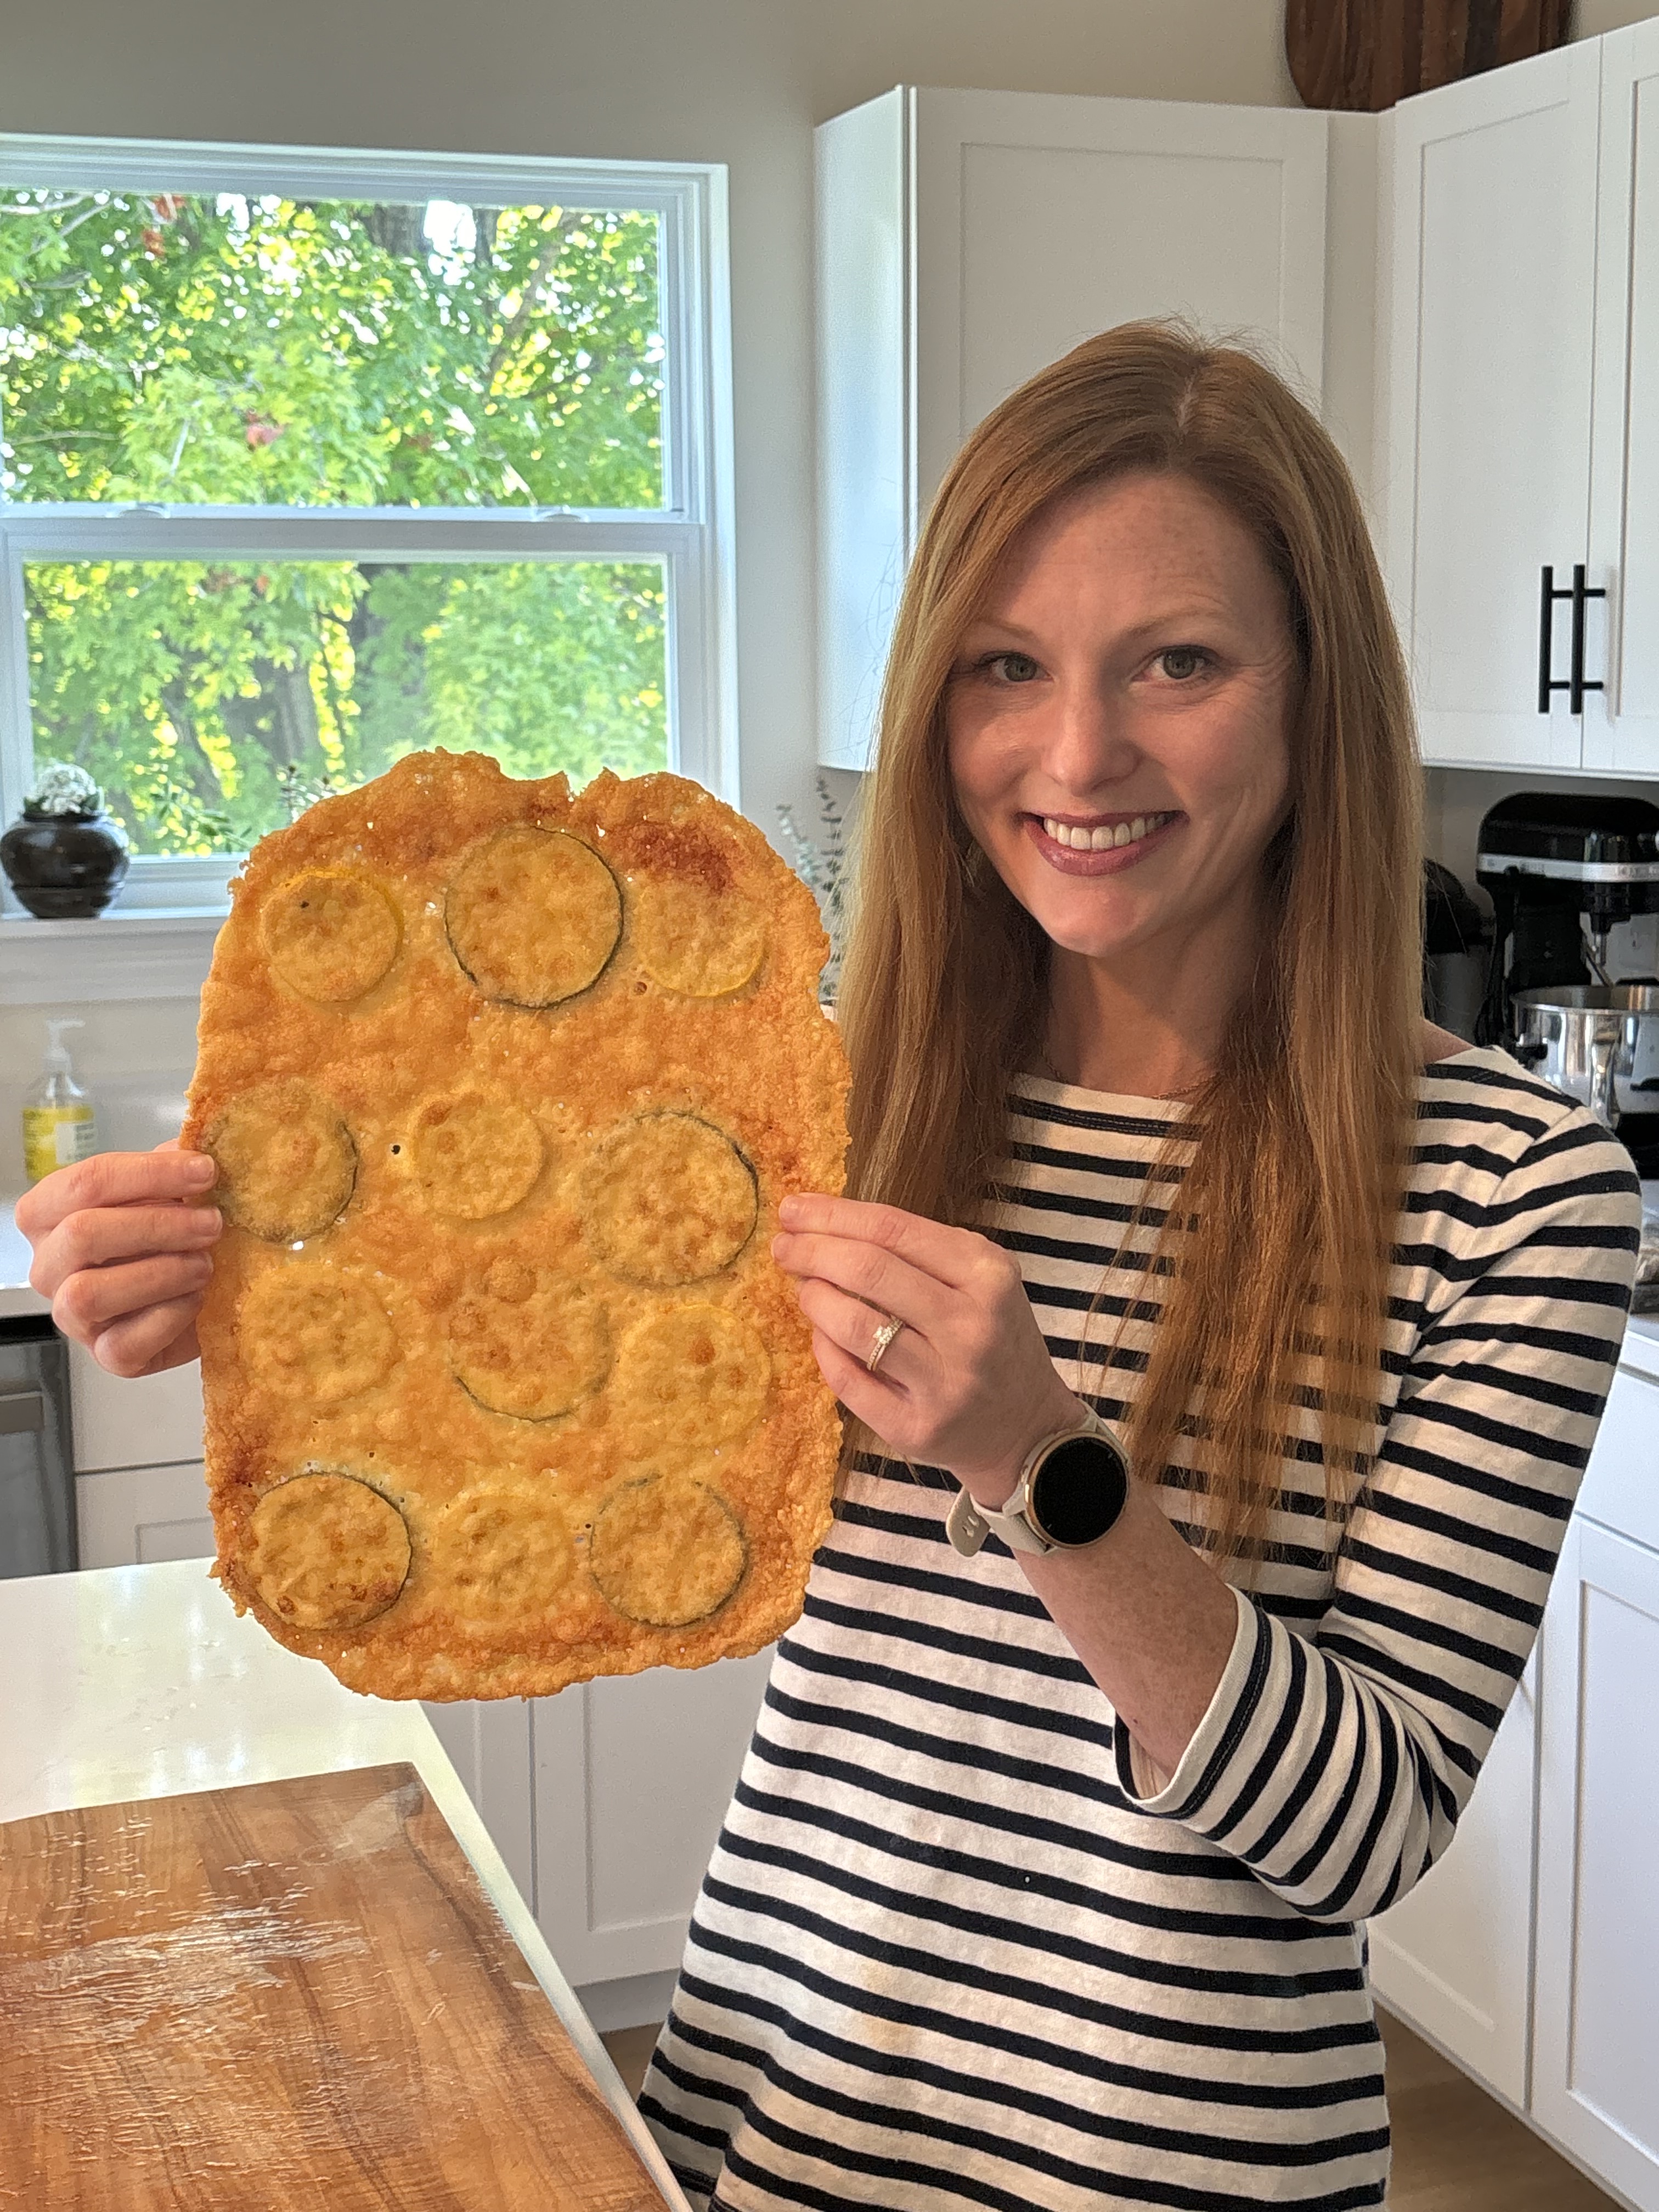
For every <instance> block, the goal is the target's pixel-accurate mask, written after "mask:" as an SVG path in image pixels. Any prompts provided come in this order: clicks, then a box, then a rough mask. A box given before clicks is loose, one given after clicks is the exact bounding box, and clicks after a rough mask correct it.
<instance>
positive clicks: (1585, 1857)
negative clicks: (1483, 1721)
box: [1532, 1433, 1659, 2212]
mask: <svg viewBox="0 0 1659 2212" xmlns="http://www.w3.org/2000/svg"><path fill="white" fill-rule="evenodd" d="M1647 1456H1648V1468H1649V1474H1650V1480H1652V1479H1656V1478H1659V1433H1656V1434H1650V1437H1649V1449H1648V1455H1647ZM1560 1577H1561V1581H1562V1583H1564V1584H1565V1591H1564V1595H1565V1600H1566V1601H1565V1602H1564V1603H1562V1604H1560V1605H1552V1607H1551V1611H1550V1619H1549V1620H1548V1622H1547V1626H1546V1635H1547V1644H1546V1650H1545V1658H1544V1697H1543V1708H1542V1716H1543V1725H1542V1729H1541V1784H1542V1788H1541V1796H1540V1814H1539V1850H1538V1923H1537V1943H1538V1966H1537V1983H1536V1990H1535V1997H1534V2015H1533V2023H1534V2024H1533V2035H1534V2043H1533V2092H1532V2115H1533V2118H1534V2119H1535V2120H1536V2122H1537V2123H1538V2124H1539V2125H1540V2127H1541V2128H1542V2129H1543V2130H1546V2131H1547V2133H1548V2134H1549V2135H1551V2136H1553V2137H1554V2138H1555V2140H1556V2141H1557V2142H1559V2143H1560V2144H1561V2145H1562V2146H1563V2147H1564V2148H1565V2149H1566V2150H1568V2151H1569V2152H1571V2154H1572V2155H1573V2156H1574V2157H1576V2158H1577V2159H1578V2160H1580V2161H1581V2163H1582V2164H1583V2165H1584V2166H1586V2167H1587V2168H1588V2169H1589V2171H1590V2172H1593V2173H1594V2174H1595V2175H1596V2176H1597V2178H1598V2179H1601V2180H1603V2181H1605V2182H1606V2183H1607V2185H1608V2186H1610V2187H1612V2188H1613V2189H1616V2190H1618V2191H1621V2192H1622V2194H1623V2195H1624V2197H1626V2198H1627V2199H1628V2200H1629V2202H1630V2203H1632V2204H1635V2205H1638V2206H1640V2207H1641V2208H1642V2212H1659V1881H1655V1878H1654V1844H1655V1838H1659V1700H1656V1697H1655V1686H1656V1684H1659V1552H1656V1551H1651V1550H1650V1549H1649V1548H1648V1547H1647V1546H1645V1545H1644V1544H1638V1543H1636V1542H1634V1541H1632V1539H1631V1538H1629V1537H1627V1536H1623V1535H1619V1534H1614V1533H1613V1530H1611V1529H1609V1528H1603V1527H1602V1526H1601V1523H1600V1522H1595V1521H1591V1520H1588V1519H1583V1518H1576V1519H1575V1520H1574V1522H1573V1524H1572V1528H1571V1530H1570V1532H1569V1534H1568V1538H1567V1544H1566V1549H1565V1552H1564V1553H1563V1556H1562V1561H1561V1568H1560Z"/></svg>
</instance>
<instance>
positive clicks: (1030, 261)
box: [915, 92, 1327, 507]
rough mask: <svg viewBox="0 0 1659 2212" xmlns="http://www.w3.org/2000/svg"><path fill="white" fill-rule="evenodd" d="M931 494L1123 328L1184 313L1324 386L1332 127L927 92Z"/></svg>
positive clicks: (925, 492) (1304, 119) (924, 197)
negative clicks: (978, 431) (1049, 376)
mask: <svg viewBox="0 0 1659 2212" xmlns="http://www.w3.org/2000/svg"><path fill="white" fill-rule="evenodd" d="M1326 160H1327V128H1326V121H1325V118H1324V117H1323V116H1322V115H1315V114H1309V113H1306V112H1304V111H1302V110H1299V109H1291V110H1285V109H1280V108H1271V107H1267V108H1261V107H1218V106H1196V105H1194V104H1191V103H1188V102H1175V101H1164V100H1086V99H1071V98H1066V97H1063V96H1059V95H1055V94H1044V93H1001V92H918V93H917V94H915V314H916V358H917V380H916V393H917V410H916V411H917V434H918V444H919V466H918V471H917V477H918V490H919V495H920V498H921V503H922V505H923V507H926V504H927V501H928V499H929V498H931V496H932V495H933V491H934V489H935V488H936V487H937V485H938V483H939V479H940V477H942V476H943V475H944V473H945V469H946V468H947V467H948V466H949V465H950V462H951V457H952V455H953V454H954V453H955V452H956V450H957V447H958V446H959V445H960V444H961V443H962V441H963V439H964V438H965V437H966V436H967V435H968V433H969V431H970V430H971V429H972V428H974V426H975V423H976V422H980V421H981V420H982V419H983V417H984V416H987V415H988V414H989V413H990V411H991V410H992V409H993V408H994V406H995V405H996V404H998V402H999V401H1000V400H1002V399H1006V398H1007V396H1008V394H1009V393H1010V392H1012V391H1013V390H1014V389H1015V387H1016V386H1018V385H1021V384H1023V383H1024V381H1025V380H1026V378H1027V377H1029V376H1033V375H1035V374H1036V372H1037V370H1038V369H1040V368H1044V367H1045V366H1046V365H1047V364H1048V362H1051V361H1057V360H1058V359H1059V358H1060V356H1061V355H1062V354H1064V353H1068V352H1069V351H1070V350H1071V349H1072V348H1073V346H1074V345H1076V344H1078V343H1079V342H1080V341H1081V340H1082V339H1084V338H1086V337H1093V336H1094V334H1095V333H1096V332H1097V331H1104V330H1109V329H1111V328H1112V326H1113V325H1115V324H1117V323H1127V322H1134V321H1137V320H1139V319H1141V318H1143V317H1146V316H1152V315H1185V316H1187V317H1188V318H1189V319H1191V320H1192V321H1193V322H1194V323H1195V324H1196V325H1198V326H1199V328H1200V330H1202V331H1206V333H1208V334H1210V335H1212V336H1229V335H1231V334H1233V333H1235V332H1237V333H1241V334H1243V335H1245V336H1247V337H1249V338H1251V339H1252V340H1254V341H1255V342H1257V343H1265V345H1266V347H1267V351H1268V353H1269V355H1270V356H1271V357H1272V358H1273V360H1274V361H1275V362H1276V363H1277V364H1278V365H1279V366H1280V367H1281V368H1284V369H1285V370H1286V371H1287V373H1288V374H1290V375H1291V378H1292V379H1293V380H1295V381H1297V383H1299V384H1300V385H1301V386H1302V388H1303V390H1304V392H1306V393H1307V395H1308V396H1309V397H1310V398H1311V400H1312V402H1313V404H1314V405H1315V406H1317V405H1318V404H1319V403H1320V398H1321V396H1322V389H1323V383H1324V347H1325V200H1326Z"/></svg>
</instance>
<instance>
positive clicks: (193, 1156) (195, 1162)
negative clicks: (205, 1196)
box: [185, 1152, 219, 1189]
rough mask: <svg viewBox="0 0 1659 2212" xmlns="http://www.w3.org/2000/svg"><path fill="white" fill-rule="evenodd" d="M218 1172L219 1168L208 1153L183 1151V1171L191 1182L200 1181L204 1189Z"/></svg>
mask: <svg viewBox="0 0 1659 2212" xmlns="http://www.w3.org/2000/svg"><path fill="white" fill-rule="evenodd" d="M218 1172H219V1170H218V1168H217V1166H216V1164H215V1163H214V1161H213V1159H212V1158H211V1157H210V1155H209V1154H208V1153H206V1152H186V1153H185V1174H186V1175H187V1176H189V1178H190V1180H191V1182H196V1183H200V1184H201V1185H202V1187H203V1188H204V1189H205V1188H206V1187H207V1185H208V1184H209V1183H210V1182H212V1181H213V1179H214V1177H215V1176H216V1175H217V1174H218Z"/></svg>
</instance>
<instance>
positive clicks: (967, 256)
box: [816, 87, 1328, 768]
mask: <svg viewBox="0 0 1659 2212" xmlns="http://www.w3.org/2000/svg"><path fill="white" fill-rule="evenodd" d="M816 151H817V314H818V362H819V368H818V437H819V447H818V495H819V578H818V584H819V593H818V595H819V608H820V615H819V620H820V625H821V628H820V638H819V645H820V652H819V671H820V681H819V757H820V758H821V759H822V760H823V762H824V763H826V765H829V766H832V767H836V768H862V767H864V766H866V764H867V760H868V756H869V749H870V742H871V737H872V729H873V723H874V716H875V710H876V703H877V693H878V686H879V683H880V678H881V671H882V666H883V663H884V659H885V656H886V650H887V641H888V635H889V632H890V629H891V625H892V618H893V612H894V610H895V607H896V604H897V598H898V591H899V586H900V584H901V582H902V578H903V574H904V569H905V566H906V563H907V562H908V559H909V556H910V554H911V551H912V550H913V548H914V546H915V538H916V532H917V528H918V525H919V522H920V519H921V516H922V514H923V513H925V512H926V509H927V503H928V501H929V500H930V499H931V498H932V496H933V491H934V490H935V489H936V488H937V486H938V483H939V479H940V477H942V476H943V475H944V473H945V469H946V467H947V466H948V465H949V463H950V460H951V456H952V455H953V454H954V453H955V452H956V450H957V447H958V446H959V445H960V444H961V442H962V441H963V438H964V437H965V436H966V435H967V433H968V432H969V430H970V429H971V428H973V427H974V425H975V423H976V422H979V421H980V420H981V417H982V416H985V415H986V414H987V413H988V412H989V411H990V410H991V409H992V408H993V407H994V406H995V405H996V404H997V403H998V402H999V401H1000V400H1001V399H1002V398H1005V397H1006V395H1007V394H1008V393H1009V392H1012V390H1013V389H1014V387H1015V386H1017V385H1018V384H1021V383H1023V382H1024V380H1025V379H1026V378H1027V377H1029V376H1030V375H1032V374H1034V373H1035V372H1036V370H1037V369H1039V368H1042V367H1044V366H1045V364H1047V363H1048V362H1051V361H1054V360H1055V359H1057V358H1058V356H1060V355H1061V354H1063V353H1065V352H1066V351H1068V350H1069V349H1070V348H1071V347H1073V345H1075V344H1077V343H1078V342H1079V340H1080V339H1083V338H1085V337H1090V336H1091V335H1092V334H1093V333H1094V332H1096V331H1102V330H1105V329H1107V328H1109V326H1110V325H1113V324H1115V323H1121V322H1126V321H1129V320H1132V319H1136V318H1139V317H1144V316H1153V315H1170V314H1182V315H1186V316H1188V317H1190V318H1191V319H1194V321H1195V322H1197V323H1198V324H1199V325H1200V326H1202V327H1203V328H1204V329H1206V331H1212V332H1225V333H1233V332H1243V333H1249V335H1251V336H1252V337H1254V338H1255V340H1256V341H1257V342H1259V343H1263V344H1265V346H1266V347H1267V350H1268V352H1269V353H1270V355H1271V356H1272V357H1273V359H1274V360H1275V361H1276V362H1278V363H1279V365H1280V366H1281V367H1282V368H1285V370H1286V371H1287V372H1288V373H1289V374H1291V376H1292V377H1293V378H1294V379H1295V380H1297V382H1298V383H1299V384H1300V385H1301V386H1302V387H1303V389H1304V391H1305V392H1307V393H1308V394H1309V395H1310V397H1311V398H1312V399H1313V401H1314V403H1315V404H1319V401H1320V398H1321V396H1322V387H1323V363H1324V353H1323V348H1324V303H1325V210H1326V192H1327V166H1328V165H1327V151H1328V126H1327V121H1326V118H1325V117H1324V116H1322V115H1317V114H1310V113H1307V112H1302V111H1299V110H1295V109H1285V108H1249V107H1225V106H1196V105H1188V104H1182V103H1176V102H1172V101H1159V100H1097V99H1083V98H1073V97H1070V96H1066V95H1063V94H1036V93H995V92H941V91H924V90H918V89H916V88H913V87H900V88H898V89H896V90H895V91H893V92H890V93H887V94H884V95H883V96H882V97H881V98H880V99H878V100H871V101H869V102H867V103H866V105H865V106H862V107H859V108H855V109H854V110H852V111H851V112H850V113H848V114H846V115H842V116H838V117H836V118H835V119H834V120H833V121H831V122H829V123H826V124H824V125H821V126H820V128H819V130H818V131H817V149H816Z"/></svg>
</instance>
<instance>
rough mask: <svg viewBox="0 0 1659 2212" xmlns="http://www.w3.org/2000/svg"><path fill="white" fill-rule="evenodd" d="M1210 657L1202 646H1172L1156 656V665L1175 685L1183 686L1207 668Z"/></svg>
mask: <svg viewBox="0 0 1659 2212" xmlns="http://www.w3.org/2000/svg"><path fill="white" fill-rule="evenodd" d="M1209 662H1210V656H1209V654H1208V653H1206V652H1205V650H1204V648H1203V647H1202V646H1198V645H1172V646H1170V648H1169V649H1168V651H1167V652H1164V653H1159V655H1158V666H1159V667H1160V668H1161V669H1162V670H1163V671H1164V674H1165V675H1166V676H1167V677H1168V678H1170V681H1171V682H1172V683H1175V684H1185V683H1187V682H1188V681H1189V680H1190V679H1191V678H1193V677H1194V676H1197V675H1200V674H1201V673H1202V671H1204V670H1205V669H1206V668H1207V667H1208V665H1209Z"/></svg>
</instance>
